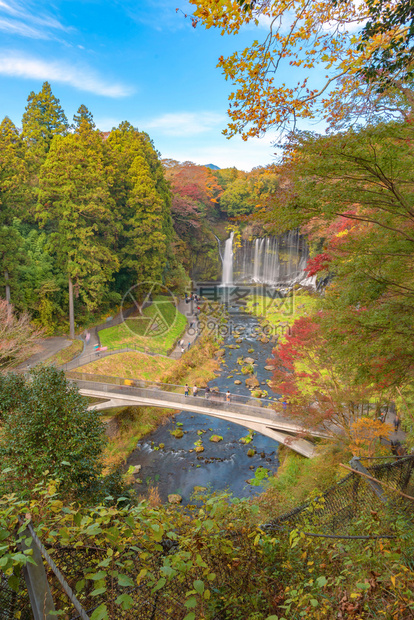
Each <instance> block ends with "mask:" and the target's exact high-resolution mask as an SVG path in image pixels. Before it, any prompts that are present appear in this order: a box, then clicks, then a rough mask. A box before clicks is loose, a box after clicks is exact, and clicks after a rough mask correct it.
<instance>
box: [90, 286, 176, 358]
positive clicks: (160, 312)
mask: <svg viewBox="0 0 414 620" xmlns="http://www.w3.org/2000/svg"><path fill="white" fill-rule="evenodd" d="M186 325H187V318H186V317H185V316H184V315H183V314H181V313H180V312H178V310H177V309H176V308H175V306H174V305H173V304H172V303H171V301H170V300H169V298H168V297H162V296H159V297H156V298H155V300H154V302H153V303H152V305H151V306H149V307H148V308H144V310H143V314H142V315H137V316H132V317H130V318H128V319H126V321H125V323H121V325H116V326H115V327H108V328H107V329H103V330H102V331H100V332H99V338H100V340H101V345H102V346H103V347H108V348H110V349H122V348H124V347H136V348H137V349H139V350H141V351H148V352H152V353H161V354H164V355H166V354H167V353H168V352H169V351H170V350H171V349H172V347H173V346H174V343H175V342H176V340H177V339H178V338H179V337H180V336H181V334H182V333H183V332H184V330H185V327H186Z"/></svg>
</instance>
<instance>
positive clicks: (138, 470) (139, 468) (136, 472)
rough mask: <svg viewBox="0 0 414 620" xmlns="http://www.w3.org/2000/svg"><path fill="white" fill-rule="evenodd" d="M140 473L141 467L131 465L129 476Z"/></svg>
mask: <svg viewBox="0 0 414 620" xmlns="http://www.w3.org/2000/svg"><path fill="white" fill-rule="evenodd" d="M140 471H141V465H133V469H132V471H131V474H139V472H140Z"/></svg>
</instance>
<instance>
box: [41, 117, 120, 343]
mask: <svg viewBox="0 0 414 620" xmlns="http://www.w3.org/2000/svg"><path fill="white" fill-rule="evenodd" d="M112 209H113V200H112V198H111V195H110V193H109V189H108V177H107V170H106V167H105V163H104V146H103V141H102V135H101V133H100V132H98V131H94V130H93V129H92V128H91V126H90V125H89V124H88V122H87V121H86V120H85V119H82V120H81V122H80V125H79V128H78V131H77V132H76V133H74V134H71V135H67V136H65V137H64V136H57V137H56V138H55V139H54V140H53V142H52V145H51V148H50V151H49V153H48V155H47V158H46V161H45V163H44V165H43V166H42V168H41V170H40V177H39V203H38V206H37V218H38V220H39V221H40V222H41V223H43V224H45V223H48V224H49V226H50V228H51V231H52V232H51V234H50V237H49V239H50V244H51V246H52V247H53V249H54V251H55V252H56V254H57V257H58V261H59V264H60V266H61V268H62V269H63V270H64V271H65V272H66V273H67V276H68V283H69V320H70V335H71V337H72V338H74V335H75V328H74V311H73V308H74V301H73V296H74V292H75V294H76V296H80V298H81V300H82V301H83V302H84V303H85V304H86V306H87V308H88V309H89V310H92V309H94V308H96V307H97V306H98V305H99V303H100V301H101V299H102V295H103V293H104V291H105V287H106V286H107V283H108V281H109V280H110V279H111V278H112V275H113V272H114V271H116V269H117V268H118V266H119V263H118V260H117V257H116V256H115V254H114V253H113V251H112V250H111V249H110V247H111V245H113V237H114V233H115V226H114V221H113V217H112Z"/></svg>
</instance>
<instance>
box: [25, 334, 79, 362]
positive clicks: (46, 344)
mask: <svg viewBox="0 0 414 620" xmlns="http://www.w3.org/2000/svg"><path fill="white" fill-rule="evenodd" d="M36 344H37V345H38V346H39V347H40V351H38V352H37V353H34V354H33V355H32V356H30V357H29V359H27V360H26V361H25V362H23V363H22V364H20V365H19V366H18V367H17V370H26V369H28V368H31V367H32V366H36V364H40V363H41V362H44V361H45V360H47V359H49V357H52V356H53V355H55V354H56V353H58V352H59V351H61V350H62V349H66V347H68V346H69V345H71V344H72V340H69V339H68V338H66V337H65V336H55V337H53V338H44V339H42V340H39V341H38V342H37V343H36Z"/></svg>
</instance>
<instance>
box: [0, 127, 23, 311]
mask: <svg viewBox="0 0 414 620" xmlns="http://www.w3.org/2000/svg"><path fill="white" fill-rule="evenodd" d="M26 181H27V169H26V163H25V148H24V144H23V141H22V139H21V137H20V135H19V132H18V130H17V128H16V127H15V125H14V124H13V123H12V121H11V120H10V119H9V118H8V117H7V116H6V117H5V118H4V119H3V121H2V122H1V124H0V274H1V276H0V282H1V285H2V286H4V287H5V292H6V300H7V302H8V303H9V304H10V282H11V281H12V280H13V278H15V277H16V276H17V274H16V270H17V265H18V254H19V248H20V246H21V237H20V235H19V233H18V231H17V230H16V229H15V227H13V226H12V224H13V219H14V218H15V217H18V216H20V215H21V214H23V211H24V208H23V204H24V198H25V189H24V188H25V185H26Z"/></svg>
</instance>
